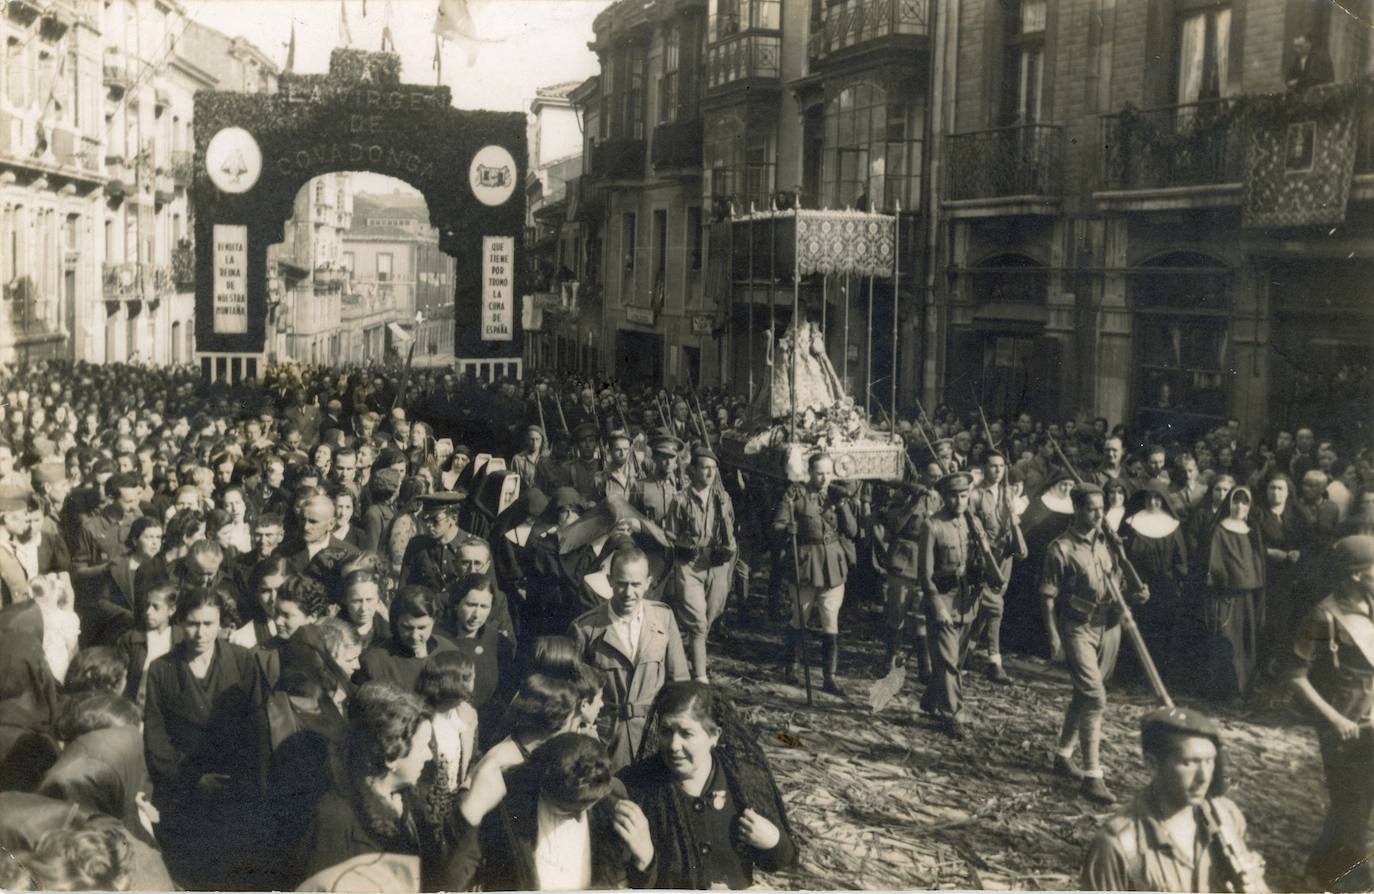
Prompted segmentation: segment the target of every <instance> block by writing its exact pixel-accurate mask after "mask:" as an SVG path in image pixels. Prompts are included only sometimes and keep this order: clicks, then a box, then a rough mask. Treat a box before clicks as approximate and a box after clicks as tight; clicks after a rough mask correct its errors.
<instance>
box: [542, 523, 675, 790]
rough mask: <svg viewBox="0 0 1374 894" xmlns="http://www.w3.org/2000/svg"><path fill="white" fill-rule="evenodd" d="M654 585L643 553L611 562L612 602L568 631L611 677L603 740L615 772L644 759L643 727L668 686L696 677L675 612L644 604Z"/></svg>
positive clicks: (630, 552) (625, 553)
mask: <svg viewBox="0 0 1374 894" xmlns="http://www.w3.org/2000/svg"><path fill="white" fill-rule="evenodd" d="M651 581H652V579H651V577H650V575H649V558H648V556H646V555H645V554H644V551H643V550H641V549H639V548H638V547H634V548H628V549H624V550H621V551H619V552H617V553H616V554H615V556H614V557H613V558H612V559H611V572H610V584H611V598H610V599H609V600H608V601H607V602H606V603H604V604H603V605H600V606H598V607H596V608H594V609H592V610H591V611H589V612H587V613H586V614H583V615H582V616H580V617H579V618H578V619H577V620H575V621H573V623H572V626H571V627H570V628H569V630H568V636H570V637H571V638H572V639H573V640H574V641H575V642H576V643H577V646H578V654H580V655H581V656H582V660H583V661H585V662H587V663H588V664H592V665H595V666H596V667H598V668H600V669H601V671H602V673H604V674H605V675H606V678H607V681H606V690H605V699H606V704H605V708H604V709H603V710H602V712H601V717H602V720H603V725H607V724H608V725H609V726H610V729H609V730H608V731H603V733H605V734H603V735H602V739H603V741H605V742H607V743H608V749H609V751H610V753H611V762H612V764H613V765H614V767H615V769H617V770H619V769H620V768H621V767H625V766H628V765H629V764H630V763H631V762H632V761H634V759H635V757H636V756H637V755H638V753H639V745H640V742H641V741H642V740H643V738H644V721H645V719H646V717H647V716H648V713H649V708H650V707H651V706H652V705H653V703H654V698H655V697H656V696H657V695H658V692H659V690H660V689H662V688H663V685H664V684H665V683H667V682H668V681H670V680H674V681H675V680H686V679H688V677H689V676H690V675H691V670H690V668H689V667H688V665H687V654H686V652H685V651H684V650H683V648H682V635H681V634H680V633H679V632H678V627H677V620H676V619H675V618H674V617H673V610H672V609H670V608H669V607H668V606H666V605H664V604H663V603H661V602H650V601H647V600H646V599H645V598H644V594H645V593H647V592H648V590H649V585H650V583H651Z"/></svg>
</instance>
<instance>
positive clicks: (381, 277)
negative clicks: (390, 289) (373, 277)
mask: <svg viewBox="0 0 1374 894" xmlns="http://www.w3.org/2000/svg"><path fill="white" fill-rule="evenodd" d="M391 264H392V257H391V252H389V251H388V252H382V253H380V254H378V255H377V282H390V281H391Z"/></svg>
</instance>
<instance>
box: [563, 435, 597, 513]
mask: <svg viewBox="0 0 1374 894" xmlns="http://www.w3.org/2000/svg"><path fill="white" fill-rule="evenodd" d="M573 442H574V444H576V446H577V455H576V456H575V457H573V459H572V462H570V463H568V471H569V472H570V473H571V475H572V487H573V490H575V491H577V492H578V494H579V495H581V497H582V499H583V500H584V501H585V502H588V503H599V502H601V498H602V497H603V496H605V491H606V476H605V475H604V474H603V473H602V471H601V463H600V462H599V461H598V460H597V457H596V449H597V434H596V425H595V424H593V423H591V422H583V423H582V424H581V425H579V426H577V428H575V429H573Z"/></svg>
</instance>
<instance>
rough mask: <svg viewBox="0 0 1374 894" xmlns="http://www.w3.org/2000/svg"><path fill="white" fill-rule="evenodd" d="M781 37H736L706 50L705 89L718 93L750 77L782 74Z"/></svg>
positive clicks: (771, 35)
mask: <svg viewBox="0 0 1374 894" xmlns="http://www.w3.org/2000/svg"><path fill="white" fill-rule="evenodd" d="M781 49H782V38H781V37H779V36H778V35H776V34H737V35H735V36H733V37H729V38H727V39H725V40H723V41H721V42H720V43H717V44H714V45H712V46H711V47H709V48H708V49H707V50H706V89H708V90H718V89H720V88H722V87H728V86H730V85H731V84H733V83H735V82H737V81H743V80H748V79H751V78H766V79H772V80H777V79H778V78H779V77H781V75H782V67H781Z"/></svg>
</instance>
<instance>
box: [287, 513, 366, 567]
mask: <svg viewBox="0 0 1374 894" xmlns="http://www.w3.org/2000/svg"><path fill="white" fill-rule="evenodd" d="M301 540H302V541H303V542H302V543H301V546H300V548H299V549H297V550H295V551H294V552H292V553H290V554H288V555H287V557H286V565H287V567H288V568H290V569H291V573H292V574H299V573H301V572H302V571H304V570H305V566H307V565H309V564H310V560H311V559H313V558H315V556H317V555H319V554H320V553H321V552H323V551H324V550H325V549H328V548H337V549H340V550H343V551H344V552H345V553H347V554H349V555H355V554H356V553H357V552H358V551H357V550H356V549H354V548H353V547H351V546H349V545H348V544H347V543H344V542H343V541H342V540H340V539H339V538H337V537H335V536H334V501H333V500H331V499H330V498H329V497H326V496H324V495H323V494H318V495H316V496H313V497H311V498H310V500H309V501H308V502H307V503H306V504H305V508H304V509H303V510H301Z"/></svg>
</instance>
